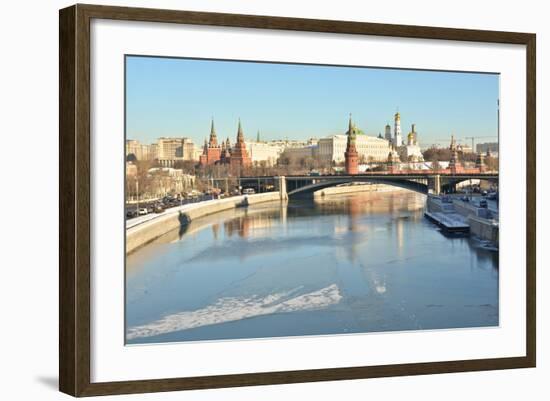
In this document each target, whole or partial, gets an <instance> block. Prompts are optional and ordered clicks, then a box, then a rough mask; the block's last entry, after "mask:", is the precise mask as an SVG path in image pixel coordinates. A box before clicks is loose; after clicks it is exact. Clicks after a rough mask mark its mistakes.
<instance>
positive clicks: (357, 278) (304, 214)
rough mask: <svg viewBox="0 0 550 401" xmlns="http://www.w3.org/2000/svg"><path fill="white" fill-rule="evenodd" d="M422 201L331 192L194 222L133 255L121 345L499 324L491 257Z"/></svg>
mask: <svg viewBox="0 0 550 401" xmlns="http://www.w3.org/2000/svg"><path fill="white" fill-rule="evenodd" d="M425 199H426V198H425V196H423V195H420V194H417V193H413V192H408V191H399V192H375V193H361V194H353V195H342V196H340V195H335V196H330V197H326V198H325V199H323V200H315V201H313V200H304V201H291V202H289V203H288V204H286V205H281V204H280V203H278V202H277V203H264V204H259V205H254V206H250V207H248V208H241V209H235V210H230V211H226V212H222V213H218V214H215V215H211V216H206V217H203V218H200V219H197V220H195V221H193V222H191V224H190V225H189V226H187V227H185V228H182V229H181V230H179V231H178V230H176V231H174V232H171V233H169V234H166V235H165V236H163V237H161V238H159V239H158V240H156V241H155V242H153V243H151V244H149V245H146V246H145V247H143V248H141V249H139V250H138V251H136V252H134V253H132V254H131V255H129V256H128V258H127V266H126V325H127V327H126V341H127V343H129V344H133V343H134V344H135V343H151V342H155V343H158V342H171V341H196V340H220V339H244V338H261V337H279V336H300V335H327V334H345V333H364V332H378V331H396V330H424V329H450V328H465V327H486V326H496V325H498V310H499V304H498V253H496V252H492V251H488V250H485V249H483V248H482V247H480V245H479V244H478V243H476V242H475V241H474V240H473V239H470V238H466V237H460V236H453V237H448V236H445V235H444V234H443V233H442V232H440V231H439V230H438V229H437V227H436V226H434V225H433V224H432V223H431V222H429V221H428V220H426V219H425V218H424V217H423V208H424V203H425Z"/></svg>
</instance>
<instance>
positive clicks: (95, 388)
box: [59, 4, 536, 396]
mask: <svg viewBox="0 0 550 401" xmlns="http://www.w3.org/2000/svg"><path fill="white" fill-rule="evenodd" d="M94 18H98V19H110V20H126V21H146V22H163V23H175V24H177V23H182V24H195V25H209V26H218V27H219V26H221V27H240V28H259V29H275V30H288V31H309V32H324V33H342V34H355V35H375V36H391V37H399V38H420V39H439V40H451V41H471V42H486V43H501V44H519V45H525V46H526V54H527V58H526V60H525V63H526V71H527V83H526V88H527V93H526V99H527V119H526V132H527V153H528V157H527V176H526V182H527V194H526V197H527V198H526V202H527V215H526V224H527V226H526V230H527V231H526V232H527V242H526V244H525V246H526V254H527V259H526V261H525V263H526V266H527V268H526V272H527V276H526V284H527V287H526V294H527V299H526V307H527V309H526V317H527V319H526V327H525V332H526V350H527V353H526V355H525V356H523V357H511V358H493V359H475V360H460V361H440V362H430V363H410V364H398V365H382V366H366V367H347V368H328V369H315V370H301V371H282V372H267V373H249V374H231V375H223V376H203V377H189V378H186V377H182V378H166V379H155V380H135V381H121V382H101V383H92V382H91V380H90V363H91V351H90V344H91V334H90V317H91V316H90V297H91V293H90V268H91V266H90V255H91V251H90V213H91V204H90V174H91V172H90V85H91V83H90V21H91V20H92V19H94ZM59 29H60V31H59V33H60V34H59V49H60V53H59V61H60V64H59V65H60V68H59V92H60V101H59V124H60V132H59V139H60V140H59V153H60V162H59V169H60V173H59V183H60V184H59V226H60V234H59V255H60V264H59V388H60V390H61V391H62V392H64V393H67V394H70V395H73V396H94V395H106V394H123V393H143V392H156V391H173V390H189V389H206V388H220V387H234V386H250V385H267V384H280V383H297V382H315V381H325V380H348V379H363V378H374V377H389V376H401V375H421V374H433V373H449V372H465V371H481V370H492V369H510V368H526V367H534V366H535V361H536V314H535V300H536V295H535V291H536V277H535V247H536V234H535V231H536V225H535V219H536V208H535V206H536V204H535V203H536V201H535V199H536V183H535V181H536V179H535V159H536V157H535V151H536V146H535V145H536V142H535V141H536V139H535V121H536V104H535V98H536V93H535V73H536V72H535V65H536V60H535V49H536V37H535V35H534V34H530V33H514V32H495V31H482V30H467V29H450V28H435V27H422V26H404V25H390V24H373V23H363V22H351V21H329V20H314V19H301V18H283V17H268V16H255V15H237V14H219V13H206V12H194V11H172V10H156V9H142V8H126V7H110V6H96V5H80V4H79V5H74V6H72V7H68V8H65V9H62V10H60V14H59Z"/></svg>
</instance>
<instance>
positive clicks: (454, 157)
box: [449, 135, 464, 174]
mask: <svg viewBox="0 0 550 401" xmlns="http://www.w3.org/2000/svg"><path fill="white" fill-rule="evenodd" d="M449 150H450V151H451V160H450V161H449V170H451V174H459V173H462V172H463V171H464V168H463V166H462V164H461V163H460V161H459V160H458V148H457V146H456V143H455V137H454V135H451V145H450V146H449Z"/></svg>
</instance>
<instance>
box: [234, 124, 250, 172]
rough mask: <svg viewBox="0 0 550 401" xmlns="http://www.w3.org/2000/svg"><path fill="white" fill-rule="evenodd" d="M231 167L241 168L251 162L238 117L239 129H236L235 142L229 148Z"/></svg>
mask: <svg viewBox="0 0 550 401" xmlns="http://www.w3.org/2000/svg"><path fill="white" fill-rule="evenodd" d="M230 160H231V161H230V164H231V168H243V167H248V166H250V165H251V164H252V161H251V160H250V157H249V156H248V151H247V150H246V144H245V143H244V134H243V128H242V126H241V120H240V119H239V129H238V131H237V142H236V143H235V146H233V149H232V150H231V159H230Z"/></svg>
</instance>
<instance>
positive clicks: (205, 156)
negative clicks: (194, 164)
mask: <svg viewBox="0 0 550 401" xmlns="http://www.w3.org/2000/svg"><path fill="white" fill-rule="evenodd" d="M221 154H222V148H221V146H220V145H219V144H218V137H217V136H216V129H215V128H214V119H212V125H211V126H210V138H209V140H208V145H207V146H205V148H204V150H203V152H202V155H201V156H200V158H199V163H200V165H201V166H206V165H212V164H215V163H216V162H218V161H219V160H220V158H221Z"/></svg>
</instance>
